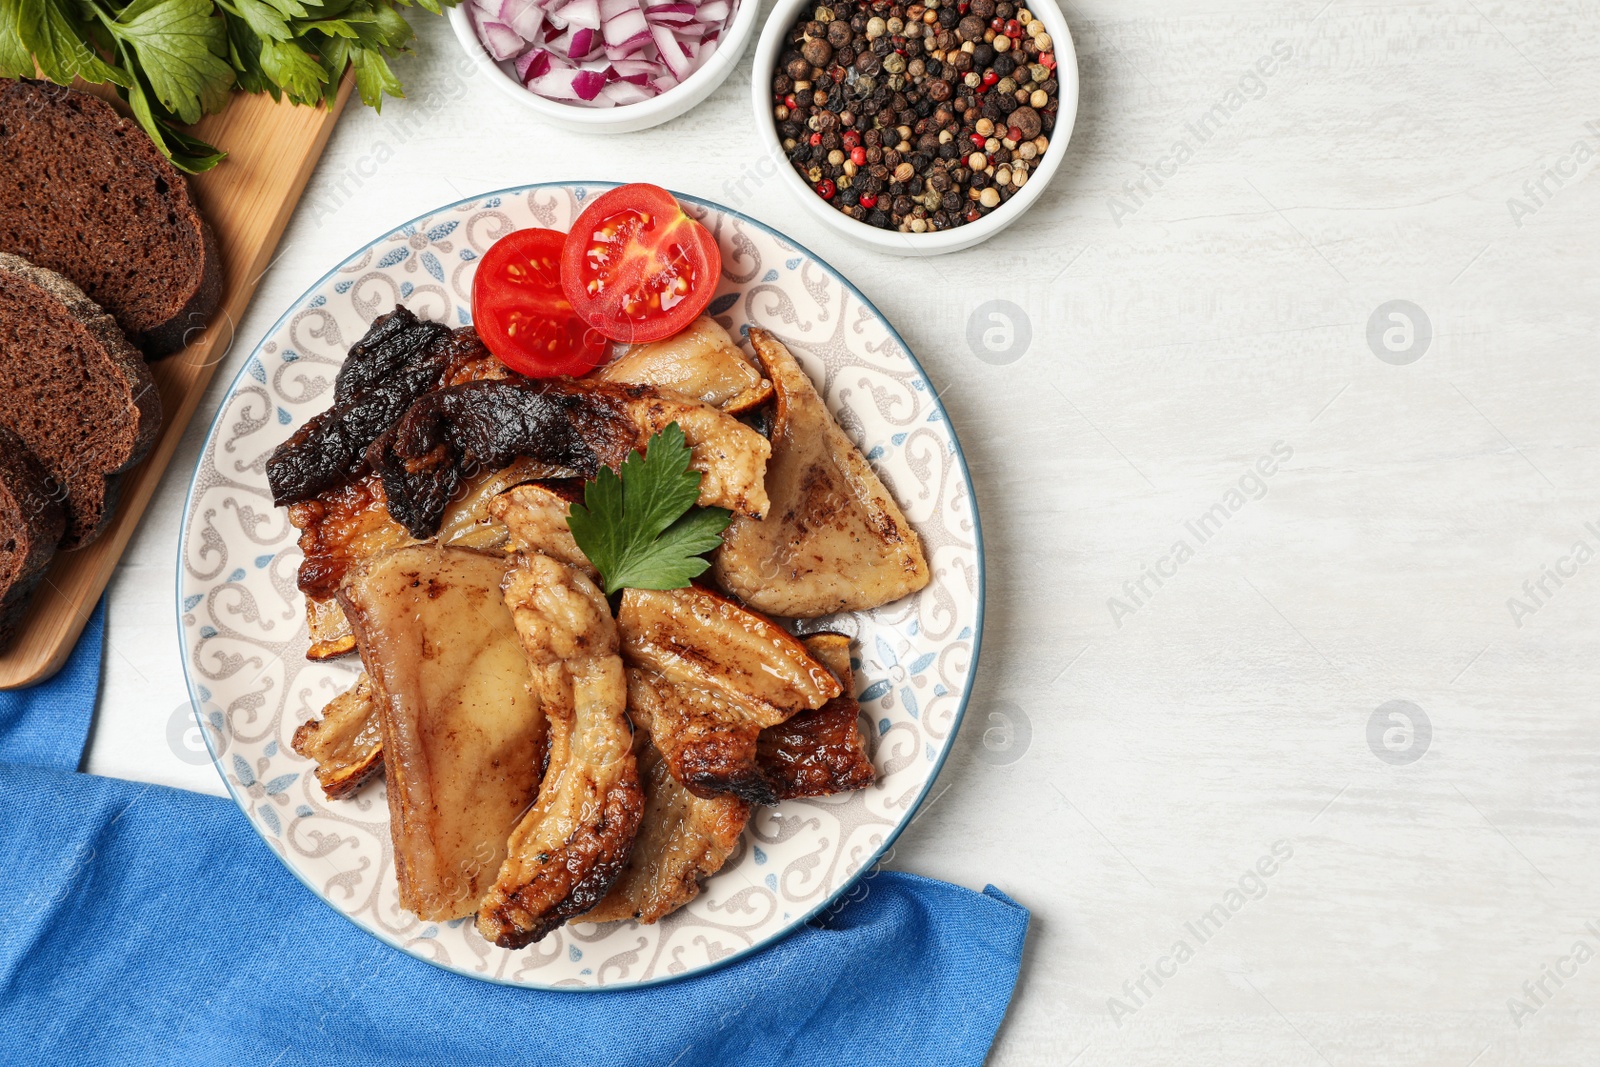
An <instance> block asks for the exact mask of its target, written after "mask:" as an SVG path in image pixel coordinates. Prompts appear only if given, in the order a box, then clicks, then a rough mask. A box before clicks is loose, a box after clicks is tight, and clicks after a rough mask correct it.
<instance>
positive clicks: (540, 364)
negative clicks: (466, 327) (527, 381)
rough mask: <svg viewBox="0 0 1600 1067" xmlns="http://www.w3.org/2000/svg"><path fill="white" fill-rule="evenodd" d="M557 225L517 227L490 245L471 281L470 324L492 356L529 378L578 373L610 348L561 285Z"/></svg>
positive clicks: (597, 361) (561, 238)
mask: <svg viewBox="0 0 1600 1067" xmlns="http://www.w3.org/2000/svg"><path fill="white" fill-rule="evenodd" d="M566 237H567V235H566V234H564V233H560V232H559V231H556V230H517V231H516V232H514V233H509V234H507V235H506V236H504V237H502V238H500V240H498V241H496V242H495V243H494V244H492V245H490V246H489V251H487V252H485V253H484V254H483V259H482V260H481V261H480V262H479V263H478V273H477V275H476V276H475V277H474V278H473V280H472V323H473V326H474V327H476V329H477V331H478V336H479V337H480V338H482V339H483V343H484V344H485V345H486V346H488V349H489V351H491V352H493V353H494V354H495V358H496V359H498V360H500V362H501V363H504V364H505V365H506V366H508V367H510V368H511V369H512V370H514V371H516V372H517V373H518V374H525V375H527V376H528V377H530V378H552V377H555V376H556V375H560V374H572V375H579V374H583V373H584V372H585V371H588V370H589V369H591V368H593V367H596V366H598V365H599V364H600V363H601V362H602V361H604V359H605V357H606V353H607V352H608V351H609V349H610V342H608V341H607V340H606V339H605V338H604V337H603V336H602V335H601V334H600V333H599V331H597V330H592V329H590V328H589V327H588V326H586V325H584V323H583V320H582V319H580V318H578V316H577V313H576V312H574V311H573V310H572V304H571V303H570V302H569V301H568V300H567V295H566V292H565V291H564V290H563V289H562V287H561V245H562V242H563V241H565V240H566Z"/></svg>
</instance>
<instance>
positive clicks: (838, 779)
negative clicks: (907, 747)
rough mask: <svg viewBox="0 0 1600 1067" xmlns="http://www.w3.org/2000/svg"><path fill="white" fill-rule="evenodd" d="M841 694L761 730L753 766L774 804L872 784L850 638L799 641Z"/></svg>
mask: <svg viewBox="0 0 1600 1067" xmlns="http://www.w3.org/2000/svg"><path fill="white" fill-rule="evenodd" d="M800 640H801V642H802V643H804V645H805V646H806V649H807V651H809V652H810V653H811V654H812V655H813V656H815V657H816V658H817V660H818V662H820V663H822V664H823V665H824V666H825V667H827V668H828V670H830V671H832V672H833V676H834V677H835V678H837V679H839V684H840V685H841V686H843V687H844V691H843V692H842V693H840V694H839V695H838V696H836V697H834V698H833V699H832V700H830V701H828V702H827V703H826V704H824V705H822V707H820V708H817V709H816V710H815V711H802V712H800V713H798V714H796V715H794V716H793V717H791V718H789V719H787V720H785V721H784V722H781V723H779V724H778V725H776V726H771V727H768V728H767V729H765V730H762V731H761V738H760V740H759V741H758V742H757V743H756V765H757V767H758V768H759V769H760V771H761V776H762V777H763V778H765V779H766V781H767V783H768V784H769V785H771V787H772V792H773V794H774V795H775V796H776V797H777V798H778V799H779V800H794V799H796V798H799V797H821V796H829V795H831V794H833V793H847V792H849V791H851V790H853V789H865V788H866V787H867V786H869V785H871V784H872V783H873V782H875V781H877V771H876V770H874V769H873V766H872V757H871V756H869V755H868V754H867V739H866V736H865V735H864V734H862V732H861V705H860V704H858V703H856V698H855V696H854V695H853V694H854V693H855V677H854V674H853V672H852V671H851V670H850V638H848V637H846V636H845V635H844V634H835V633H820V634H812V635H810V636H809V637H803V638H801V639H800Z"/></svg>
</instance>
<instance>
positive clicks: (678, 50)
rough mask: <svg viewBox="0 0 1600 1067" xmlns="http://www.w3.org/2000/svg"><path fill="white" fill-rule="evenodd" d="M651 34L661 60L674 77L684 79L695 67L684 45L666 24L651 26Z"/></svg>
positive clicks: (677, 79)
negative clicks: (685, 51)
mask: <svg viewBox="0 0 1600 1067" xmlns="http://www.w3.org/2000/svg"><path fill="white" fill-rule="evenodd" d="M650 36H652V37H654V38H655V41H656V52H657V53H658V54H659V55H660V57H661V62H663V63H665V64H666V65H667V70H669V71H671V72H672V77H673V79H674V80H676V81H682V80H683V79H685V78H687V77H688V76H689V74H690V71H691V70H692V69H693V68H692V67H691V65H690V63H689V57H688V55H686V54H685V53H684V51H683V46H682V45H680V44H679V43H678V39H677V38H676V37H674V36H673V35H672V31H671V30H670V29H668V28H667V27H666V26H651V27H650Z"/></svg>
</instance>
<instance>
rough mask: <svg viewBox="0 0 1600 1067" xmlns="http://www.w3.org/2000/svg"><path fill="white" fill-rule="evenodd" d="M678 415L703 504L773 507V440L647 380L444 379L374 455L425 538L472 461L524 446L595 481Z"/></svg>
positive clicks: (412, 526) (474, 465) (389, 491)
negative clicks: (446, 383)
mask: <svg viewBox="0 0 1600 1067" xmlns="http://www.w3.org/2000/svg"><path fill="white" fill-rule="evenodd" d="M673 422H676V423H677V424H678V425H679V426H680V427H681V428H682V429H683V433H684V438H685V440H686V441H687V443H688V445H689V451H690V461H689V465H690V467H691V468H692V469H694V470H697V471H700V472H701V474H702V475H703V477H702V480H701V483H700V498H699V499H700V503H701V504H702V505H715V506H718V507H726V508H730V509H732V510H734V511H736V512H739V513H740V514H746V515H749V516H752V517H757V516H760V515H765V514H766V507H767V496H766V491H765V489H764V488H763V485H762V480H763V477H764V475H765V473H766V463H767V457H768V455H769V454H770V453H771V447H770V446H769V445H768V443H767V440H766V438H764V437H762V436H761V435H760V434H759V433H756V432H755V431H754V430H752V429H750V428H749V427H748V426H745V425H744V424H742V423H740V422H739V421H738V420H737V419H735V418H733V417H732V416H730V415H725V414H723V413H722V412H721V411H718V410H717V409H716V408H714V407H711V406H710V405H709V404H703V403H701V402H700V401H698V400H693V399H690V398H688V397H684V396H681V395H679V394H675V393H671V392H663V391H660V390H657V389H655V388H654V387H652V386H647V385H613V384H610V383H606V382H579V381H574V380H573V379H571V378H543V379H539V380H537V381H534V380H529V379H522V378H519V379H512V380H507V381H485V382H468V383H466V384H464V385H458V386H451V387H448V388H445V389H438V390H435V391H434V392H431V393H428V394H427V395H425V396H423V397H421V398H419V399H418V400H417V401H416V402H415V403H413V404H412V405H411V407H410V408H408V409H407V410H406V413H405V415H404V416H403V417H401V419H400V420H399V421H398V422H396V423H395V424H394V425H393V426H392V427H391V428H390V429H388V430H387V431H385V432H384V433H383V434H382V435H381V436H380V437H379V438H378V439H377V440H376V441H374V442H373V443H372V445H371V447H369V448H368V449H367V463H368V464H369V465H370V466H371V467H372V469H373V470H375V471H377V472H378V473H379V474H380V475H381V476H382V478H383V488H384V493H385V495H386V497H387V499H388V508H389V514H390V515H391V516H393V517H394V519H395V520H396V521H397V522H399V523H400V524H401V525H402V526H404V527H405V528H406V529H407V530H408V531H410V533H411V535H412V536H413V537H417V538H426V537H431V536H433V534H434V533H435V532H436V531H437V530H438V529H439V523H440V521H441V520H442V518H443V516H444V511H445V508H446V507H447V506H448V504H449V502H450V500H451V499H452V497H453V496H454V495H455V493H456V490H457V488H458V486H459V485H460V484H461V482H462V479H463V478H465V477H466V476H467V475H468V474H469V473H470V472H472V471H475V470H497V469H499V468H501V467H504V466H506V465H507V464H508V463H510V462H511V461H512V460H513V459H515V458H517V457H518V456H525V457H527V458H530V459H533V460H535V461H537V462H539V463H542V464H546V465H548V466H549V467H551V468H559V469H561V470H563V471H565V472H566V473H567V474H568V475H571V476H575V477H579V478H585V479H587V478H591V477H593V476H594V474H595V472H596V471H598V470H599V469H600V468H601V467H602V466H605V467H611V468H612V469H616V468H617V467H619V466H620V465H621V463H622V461H623V460H624V459H626V458H627V457H628V454H629V453H631V452H632V451H633V450H634V449H636V448H641V447H643V446H644V445H645V443H646V442H648V441H649V439H650V436H651V435H652V434H654V433H657V432H659V431H661V430H663V429H665V428H666V427H667V425H668V424H670V423H673Z"/></svg>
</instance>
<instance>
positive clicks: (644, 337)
mask: <svg viewBox="0 0 1600 1067" xmlns="http://www.w3.org/2000/svg"><path fill="white" fill-rule="evenodd" d="M721 274H722V250H721V249H719V248H718V247H717V239H716V238H715V237H712V236H711V231H709V230H707V229H706V228H705V227H704V226H702V225H700V224H699V223H698V222H696V221H695V220H694V219H691V218H690V217H689V216H688V215H686V214H685V213H684V211H683V208H682V207H680V206H679V205H678V201H677V200H675V199H674V198H673V196H672V194H671V193H669V192H667V191H666V190H665V189H663V188H661V187H660V186H656V185H645V184H643V183H636V184H634V185H622V186H618V187H617V188H615V189H612V190H610V191H609V192H605V193H602V194H601V195H600V196H598V197H596V198H595V199H594V201H593V202H591V203H590V204H589V206H588V207H586V208H584V209H583V214H581V215H579V216H578V221H577V222H575V223H573V224H572V232H571V233H569V234H567V243H566V245H565V247H563V248H562V250H561V284H562V286H563V287H564V288H565V289H566V293H567V299H568V300H570V301H572V306H573V308H575V309H576V310H577V312H578V316H579V317H580V318H582V319H583V321H584V322H586V323H588V324H589V325H590V326H593V327H594V328H595V329H597V330H599V331H600V332H601V333H604V334H605V335H606V336H607V337H609V338H611V339H612V340H614V341H625V342H629V343H638V342H644V341H659V340H661V339H662V338H663V337H671V336H672V335H673V334H675V333H677V332H678V331H679V330H682V329H683V328H684V327H686V326H688V325H689V324H690V323H691V322H693V321H694V320H695V319H696V318H698V317H699V315H700V313H701V312H702V311H704V310H705V309H706V305H707V304H709V303H711V297H712V295H713V294H714V293H715V292H716V289H717V279H718V278H719V277H720V276H721Z"/></svg>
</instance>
